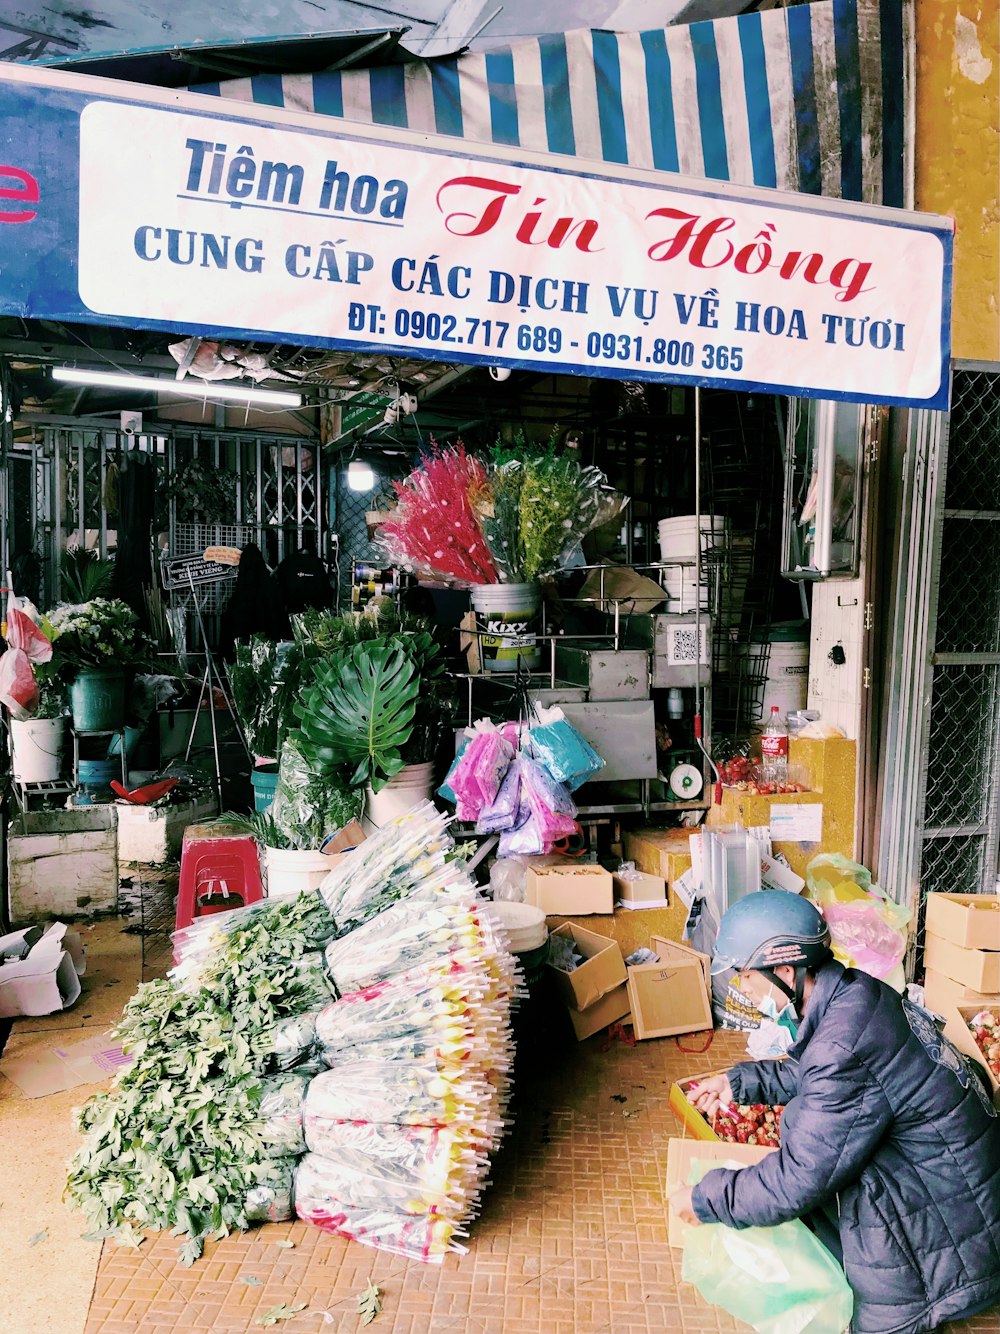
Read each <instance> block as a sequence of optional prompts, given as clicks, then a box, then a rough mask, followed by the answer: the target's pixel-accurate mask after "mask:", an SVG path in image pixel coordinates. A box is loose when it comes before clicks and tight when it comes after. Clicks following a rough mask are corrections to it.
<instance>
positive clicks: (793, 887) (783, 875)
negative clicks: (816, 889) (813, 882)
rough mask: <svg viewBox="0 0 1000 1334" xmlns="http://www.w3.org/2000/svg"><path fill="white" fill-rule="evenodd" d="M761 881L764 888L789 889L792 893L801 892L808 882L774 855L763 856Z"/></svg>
mask: <svg viewBox="0 0 1000 1334" xmlns="http://www.w3.org/2000/svg"><path fill="white" fill-rule="evenodd" d="M760 883H761V886H762V887H763V888H764V889H787V890H790V891H791V893H792V894H801V893H802V891H803V890H804V889H805V887H806V882H805V881H804V880H803V879H802V877H801V876H800V875H796V874H795V872H794V871H793V870H791V869H790V868H789V867H788V866H786V865H783V864H782V863H781V862H779V861H778V860H777V859H776V858H774V857H765V856H761V859H760Z"/></svg>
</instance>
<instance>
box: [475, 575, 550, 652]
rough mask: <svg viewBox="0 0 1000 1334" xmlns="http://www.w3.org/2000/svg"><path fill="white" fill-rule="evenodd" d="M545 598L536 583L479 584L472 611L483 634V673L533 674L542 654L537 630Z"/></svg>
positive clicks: (481, 642)
mask: <svg viewBox="0 0 1000 1334" xmlns="http://www.w3.org/2000/svg"><path fill="white" fill-rule="evenodd" d="M541 601H542V595H541V590H540V588H539V587H538V585H537V584H476V585H475V587H474V588H473V589H472V609H473V611H474V612H475V613H476V627H477V629H478V630H479V631H480V636H479V642H480V644H481V646H482V655H483V663H482V666H483V671H484V672H516V671H517V669H518V667H519V666H521V667H524V668H525V669H526V670H527V671H529V672H533V671H536V670H537V669H538V667H539V666H541V661H542V651H541V648H540V647H539V644H538V640H537V638H536V637H535V634H534V630H535V628H536V624H535V623H536V621H537V620H538V609H539V607H540V606H541Z"/></svg>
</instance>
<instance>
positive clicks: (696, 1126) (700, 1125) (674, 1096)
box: [667, 1070, 753, 1147]
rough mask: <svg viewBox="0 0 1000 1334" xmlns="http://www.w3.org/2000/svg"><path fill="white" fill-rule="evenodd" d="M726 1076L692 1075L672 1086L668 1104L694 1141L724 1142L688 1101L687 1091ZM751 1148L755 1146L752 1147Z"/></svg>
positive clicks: (714, 1073) (720, 1072) (719, 1072)
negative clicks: (716, 1077)
mask: <svg viewBox="0 0 1000 1334" xmlns="http://www.w3.org/2000/svg"><path fill="white" fill-rule="evenodd" d="M724 1074H728V1071H726V1070H710V1071H709V1072H708V1074H706V1075H692V1076H691V1077H690V1078H689V1079H678V1080H677V1082H676V1083H675V1084H671V1085H670V1095H669V1097H668V1099H667V1103H668V1106H669V1107H670V1110H671V1111H672V1112H673V1114H674V1115H675V1116H676V1117H677V1119H678V1121H680V1123H681V1125H682V1126H683V1127H684V1134H685V1135H691V1137H692V1138H693V1139H697V1140H712V1141H714V1142H715V1143H717V1144H721V1143H722V1140H720V1139H719V1137H718V1135H717V1134H716V1133H715V1131H714V1130H713V1129H712V1127H711V1126H710V1125H709V1124H708V1122H707V1121H706V1120H705V1118H704V1117H703V1116H702V1114H701V1112H699V1111H698V1109H697V1107H695V1106H694V1104H693V1103H691V1102H689V1101H688V1096H687V1091H688V1089H689V1088H690V1087H691V1085H692V1084H701V1083H703V1082H704V1080H706V1079H713V1078H714V1077H715V1076H716V1075H724ZM751 1147H753V1146H752V1145H751Z"/></svg>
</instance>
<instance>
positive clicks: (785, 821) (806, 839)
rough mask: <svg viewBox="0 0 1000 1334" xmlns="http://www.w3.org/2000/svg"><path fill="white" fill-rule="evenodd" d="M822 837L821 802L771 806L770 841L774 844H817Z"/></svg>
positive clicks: (775, 804)
mask: <svg viewBox="0 0 1000 1334" xmlns="http://www.w3.org/2000/svg"><path fill="white" fill-rule="evenodd" d="M822 837H823V805H822V802H810V803H809V804H806V803H804V802H793V803H791V804H789V805H787V806H786V805H784V804H781V805H779V804H778V803H777V802H775V803H774V804H773V805H772V806H771V839H772V841H773V842H775V843H819V842H820V841H821V840H822Z"/></svg>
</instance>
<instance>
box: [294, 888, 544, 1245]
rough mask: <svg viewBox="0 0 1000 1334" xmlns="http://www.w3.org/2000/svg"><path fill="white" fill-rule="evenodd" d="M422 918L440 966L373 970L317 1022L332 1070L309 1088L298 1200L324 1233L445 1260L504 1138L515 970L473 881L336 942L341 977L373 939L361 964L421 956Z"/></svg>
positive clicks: (409, 903) (413, 901)
mask: <svg viewBox="0 0 1000 1334" xmlns="http://www.w3.org/2000/svg"><path fill="white" fill-rule="evenodd" d="M420 919H423V920H424V921H425V923H426V926H427V929H428V930H429V933H430V935H431V936H432V937H433V938H434V939H435V940H436V942H437V944H438V947H439V949H440V953H439V954H438V956H437V958H436V960H435V961H434V962H430V963H427V964H424V965H423V966H419V965H417V966H414V967H411V969H410V971H408V972H406V973H403V974H400V975H396V976H394V977H393V976H391V975H390V976H389V977H387V978H386V980H379V979H377V978H376V979H374V980H372V981H371V982H369V984H368V985H366V986H365V987H364V988H363V989H361V990H358V991H355V992H353V993H351V994H349V995H345V996H343V997H342V998H341V999H340V1000H339V1001H336V1002H335V1003H333V1004H331V1005H329V1006H327V1007H326V1008H325V1009H324V1010H323V1011H322V1013H321V1014H320V1015H319V1016H318V1018H317V1021H316V1037H317V1041H318V1043H319V1044H320V1045H321V1050H322V1058H323V1060H324V1061H325V1062H326V1063H327V1064H328V1065H330V1066H331V1069H330V1070H328V1071H327V1072H325V1073H323V1074H320V1075H317V1076H316V1077H315V1078H314V1079H313V1081H312V1082H311V1084H310V1085H309V1091H308V1093H307V1095H306V1103H305V1109H304V1116H303V1121H304V1130H305V1139H306V1143H307V1145H308V1146H309V1148H310V1150H311V1152H310V1153H309V1155H308V1156H307V1157H306V1158H305V1159H304V1160H303V1162H302V1164H301V1165H300V1166H299V1168H298V1171H297V1173H296V1187H295V1201H296V1206H295V1207H296V1212H297V1213H298V1215H299V1217H300V1218H305V1219H308V1220H309V1221H311V1222H313V1223H315V1224H316V1225H317V1226H319V1227H322V1228H325V1229H326V1230H328V1231H335V1232H339V1233H341V1234H343V1235H345V1236H353V1237H356V1238H358V1239H359V1240H362V1241H367V1242H368V1243H369V1244H371V1245H377V1246H381V1247H384V1248H386V1249H389V1250H393V1251H395V1252H396V1253H398V1254H402V1255H407V1256H411V1257H413V1258H418V1259H424V1260H438V1259H440V1258H441V1257H442V1256H443V1255H444V1254H445V1253H446V1252H447V1251H448V1250H457V1249H461V1246H460V1245H459V1242H458V1240H457V1238H458V1237H459V1236H461V1235H464V1233H463V1226H464V1224H465V1223H467V1222H468V1220H469V1219H470V1218H472V1217H473V1216H474V1214H475V1213H476V1212H477V1210H478V1205H479V1198H480V1194H481V1191H482V1189H483V1186H484V1184H485V1182H486V1178H487V1173H488V1170H489V1160H490V1154H491V1152H492V1151H493V1150H494V1149H495V1148H496V1146H497V1144H498V1142H499V1139H500V1136H501V1135H502V1133H503V1126H504V1118H505V1114H506V1108H507V1097H508V1092H509V1070H510V1060H511V1037H510V1025H509V1017H510V997H511V994H512V992H513V991H514V990H515V989H516V987H517V985H518V978H517V972H516V967H515V964H514V961H513V958H512V956H511V955H510V954H509V952H508V951H507V948H506V942H505V939H504V936H503V932H502V929H501V928H500V927H499V925H498V923H497V922H496V920H495V918H494V917H493V915H492V911H491V910H490V908H489V907H488V906H487V905H485V904H483V902H482V901H481V900H479V899H478V897H477V896H476V895H475V894H474V893H471V892H470V891H469V889H466V890H465V891H464V892H461V891H460V892H452V893H450V894H449V893H445V894H444V895H442V894H441V893H440V892H437V893H434V894H432V895H430V896H428V897H425V895H424V894H417V895H414V896H413V897H411V898H410V899H408V900H406V901H405V902H404V903H400V904H397V905H396V907H395V908H393V909H390V910H388V911H387V912H385V913H383V914H382V915H381V916H380V917H378V918H376V919H375V920H374V921H372V922H370V923H369V924H368V926H367V927H362V928H361V929H360V930H359V931H357V932H354V933H352V935H351V936H349V937H347V938H346V940H344V941H334V942H332V943H331V945H330V946H328V947H327V953H328V963H330V966H331V971H333V973H334V976H336V969H337V968H338V967H340V968H341V973H342V975H343V966H344V961H343V959H342V958H341V950H342V947H344V946H347V945H349V944H350V943H351V942H352V941H353V942H354V943H355V944H356V943H357V939H358V937H361V936H363V935H365V934H366V933H368V934H369V936H370V939H369V940H368V942H366V945H367V947H368V948H370V949H371V954H370V955H369V959H368V962H367V963H365V964H364V965H363V969H362V971H364V972H368V973H371V972H373V971H376V972H377V971H382V972H383V973H384V972H385V971H386V969H385V965H382V966H381V967H380V966H379V965H377V964H376V963H375V962H374V960H375V958H376V957H391V958H392V959H394V960H398V959H399V958H400V957H401V956H403V955H405V956H407V957H409V958H410V959H411V960H412V959H413V957H414V955H413V953H412V952H411V948H410V947H411V946H412V944H413V941H414V932H413V923H414V921H417V920H420ZM379 942H381V948H377V947H378V946H379ZM404 942H405V943H404ZM331 953H332V954H333V956H334V957H333V959H332V960H331V959H330V958H329V955H330V954H331ZM354 966H355V967H357V965H354Z"/></svg>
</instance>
